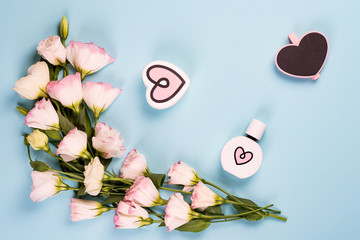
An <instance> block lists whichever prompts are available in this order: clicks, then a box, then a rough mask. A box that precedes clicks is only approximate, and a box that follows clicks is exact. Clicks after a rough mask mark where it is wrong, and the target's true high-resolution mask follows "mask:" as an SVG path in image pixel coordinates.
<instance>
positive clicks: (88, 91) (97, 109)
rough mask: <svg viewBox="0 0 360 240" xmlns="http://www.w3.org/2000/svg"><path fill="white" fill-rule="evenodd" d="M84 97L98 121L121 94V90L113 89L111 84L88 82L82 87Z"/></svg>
mask: <svg viewBox="0 0 360 240" xmlns="http://www.w3.org/2000/svg"><path fill="white" fill-rule="evenodd" d="M82 88H83V96H84V101H85V102H86V105H88V107H89V108H90V109H91V111H92V112H93V113H94V118H95V119H98V118H99V116H100V114H101V113H102V112H104V111H105V110H106V109H107V108H108V107H109V106H110V105H111V103H112V102H113V101H114V100H115V98H116V97H117V96H118V95H119V94H120V92H121V89H117V88H114V87H112V86H111V85H110V84H109V83H103V82H99V83H94V82H86V83H84V84H83V85H82Z"/></svg>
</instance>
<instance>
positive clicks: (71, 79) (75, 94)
mask: <svg viewBox="0 0 360 240" xmlns="http://www.w3.org/2000/svg"><path fill="white" fill-rule="evenodd" d="M46 91H47V93H48V94H49V96H50V97H51V98H53V99H56V100H58V101H59V102H61V104H62V105H64V106H65V107H68V108H71V109H72V110H74V111H75V112H77V113H78V112H79V111H80V110H79V106H80V104H81V102H82V98H83V95H82V86H81V79H80V73H75V74H72V75H68V76H66V77H64V78H63V79H61V80H59V81H52V82H50V83H49V84H48V85H47V87H46Z"/></svg>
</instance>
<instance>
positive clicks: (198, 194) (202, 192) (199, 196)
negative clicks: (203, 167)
mask: <svg viewBox="0 0 360 240" xmlns="http://www.w3.org/2000/svg"><path fill="white" fill-rule="evenodd" d="M224 202H225V199H224V198H222V197H220V196H219V195H217V194H216V193H214V192H213V191H212V190H211V189H210V188H208V187H207V186H206V185H205V184H204V183H202V182H198V183H197V184H196V185H195V187H194V191H193V193H192V195H191V208H192V209H196V208H198V209H199V210H200V211H203V210H205V209H206V208H207V207H210V206H215V205H219V204H223V203H224Z"/></svg>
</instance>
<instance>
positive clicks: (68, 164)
mask: <svg viewBox="0 0 360 240" xmlns="http://www.w3.org/2000/svg"><path fill="white" fill-rule="evenodd" d="M45 152H47V153H48V154H50V155H51V156H52V157H54V158H56V159H59V160H60V161H62V162H63V163H64V164H65V165H66V166H68V167H70V168H71V169H73V170H75V171H76V172H79V173H82V171H81V170H80V169H78V168H77V167H75V166H73V165H72V164H71V163H68V162H65V161H64V160H63V159H62V158H61V157H59V156H57V155H55V154H54V153H53V152H52V151H51V150H50V149H49V150H48V151H45Z"/></svg>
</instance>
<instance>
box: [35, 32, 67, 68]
mask: <svg viewBox="0 0 360 240" xmlns="http://www.w3.org/2000/svg"><path fill="white" fill-rule="evenodd" d="M36 49H37V51H38V53H39V55H40V56H41V57H43V58H44V59H46V60H47V61H48V62H49V63H51V64H52V65H62V64H65V63H66V49H65V47H64V45H62V43H61V41H60V37H59V36H51V37H48V38H47V39H44V40H42V41H40V43H39V45H38V46H37V48H36Z"/></svg>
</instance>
